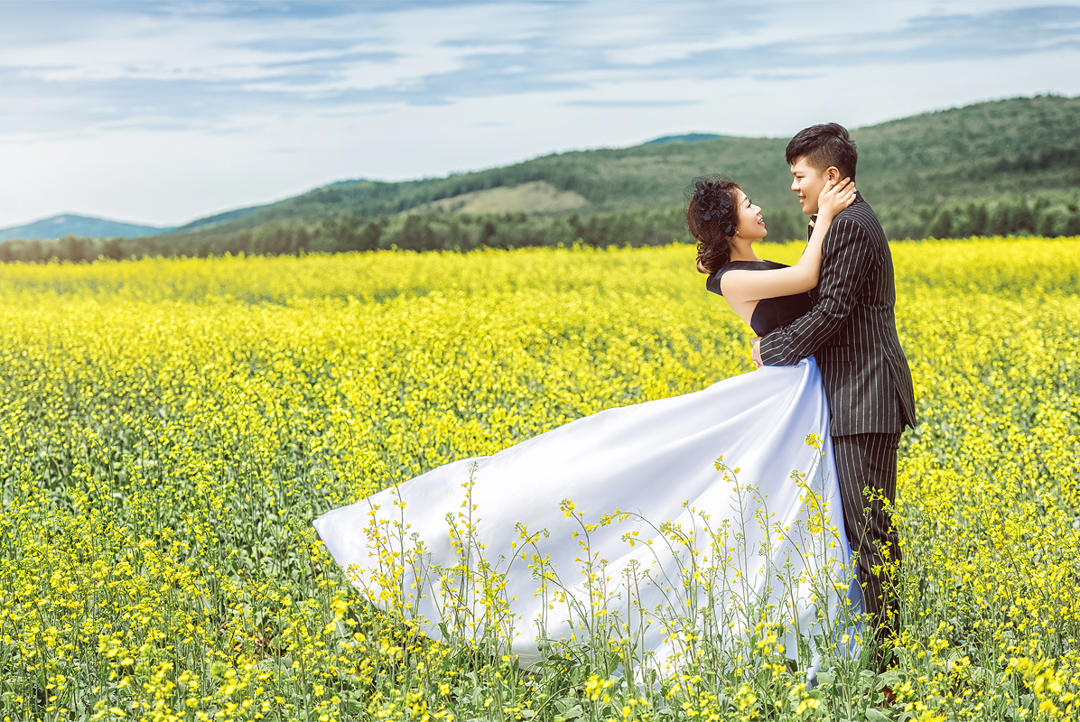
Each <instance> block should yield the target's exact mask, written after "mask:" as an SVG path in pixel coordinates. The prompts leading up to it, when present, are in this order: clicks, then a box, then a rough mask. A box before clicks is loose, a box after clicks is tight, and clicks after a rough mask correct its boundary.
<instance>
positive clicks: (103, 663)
mask: <svg viewBox="0 0 1080 722" xmlns="http://www.w3.org/2000/svg"><path fill="white" fill-rule="evenodd" d="M799 250H800V246H799V245H796V244H791V245H784V246H780V245H765V246H762V247H761V248H760V249H759V254H760V255H762V256H764V257H766V258H770V259H773V260H780V261H785V262H792V261H794V259H795V258H797V257H798V253H799ZM892 250H893V259H894V264H895V269H896V288H897V308H896V311H897V325H898V330H899V333H900V339H901V342H902V344H903V347H904V350H905V352H906V354H907V357H908V360H909V363H910V366H911V369H912V374H913V376H914V380H915V392H916V399H917V402H918V413H919V417H920V420H921V422H922V424H921V425H920V426H919V427H918V428H917V429H916V430H914V431H908V432H906V433H905V435H904V437H903V439H902V441H901V446H900V453H899V480H898V494H897V508H896V515H897V517H896V518H897V523H898V525H899V528H900V539H901V545H902V548H903V552H904V557H903V561H902V565H901V569H900V572H899V579H900V585H901V598H902V610H901V613H902V630H903V631H902V638H901V639H900V640H899V643H898V655H899V663H898V666H897V667H896V668H895V669H894V670H891V671H890V672H888V673H887V674H886V675H884V676H875V675H874V674H873V673H872V672H870V671H869V670H870V664H869V662H864V661H861V660H855V661H849V662H843V661H841V660H834V664H833V665H832V666H831V667H830V669H829V671H828V672H826V673H823V674H821V675H819V676H818V680H817V685H816V686H814V687H812V688H809V689H808V688H807V687H806V685H805V683H804V676H805V675H804V670H802V669H800V668H799V666H798V665H796V664H793V663H788V662H786V661H785V657H784V655H783V654H781V653H779V652H778V651H777V648H776V645H775V639H772V640H770V638H769V636H768V631H767V630H763V631H762V633H761V634H760V635H759V637H760V639H758V642H757V647H756V649H757V655H756V656H755V655H750V656H747V657H745V658H743V659H742V660H741V662H740V663H739V664H738V665H737V666H732V665H727V666H724V667H722V668H718V667H716V666H715V665H713V666H710V663H709V662H708V659H707V657H703V658H701V659H699V660H698V661H697V662H696V663H693V664H690V665H688V666H687V667H686V668H685V669H683V670H682V671H680V672H679V673H677V674H673V675H671V676H669V677H667V678H664V679H659V680H657V686H656V687H652V688H649V687H646V688H641V687H639V686H637V685H635V684H634V683H633V681H632V680H628V679H626V678H625V677H623V676H620V675H619V674H618V672H617V668H618V663H619V657H618V655H617V654H616V653H614V652H611V651H610V650H606V649H589V648H587V647H582V648H581V649H567V650H565V654H564V655H562V656H561V657H559V658H556V657H553V658H552V660H551V663H550V664H549V665H546V666H541V667H540V668H539V669H535V670H529V671H523V670H521V669H519V667H518V665H517V664H516V661H515V660H514V659H513V658H511V657H509V656H507V655H501V654H499V653H498V652H497V646H494V647H485V646H484V645H482V644H481V645H477V644H468V643H466V642H465V641H464V640H462V639H460V638H456V639H455V640H454V641H453V642H452V643H449V644H444V643H436V642H433V641H430V640H428V639H427V638H425V637H418V636H416V635H415V634H412V633H411V632H410V629H409V626H408V625H407V624H405V623H403V622H402V620H401V619H397V618H395V617H394V616H393V615H390V614H386V613H383V612H380V611H379V610H378V609H376V608H375V607H373V606H372V605H370V604H369V603H367V602H366V601H365V599H364V597H363V596H362V595H361V594H360V593H359V591H358V590H357V589H355V588H354V587H353V586H352V585H351V584H349V582H348V581H347V580H346V578H345V575H344V573H343V571H342V570H341V569H340V568H339V567H338V566H337V565H336V564H335V563H334V561H333V559H332V558H331V557H330V555H329V554H328V552H327V551H326V549H325V547H324V546H323V544H322V543H321V541H320V540H319V538H318V537H317V535H316V533H315V530H314V528H313V527H312V521H313V520H314V519H315V518H316V517H317V516H319V515H320V514H322V513H324V512H325V511H328V510H329V509H331V508H334V507H337V506H341V505H344V504H348V503H351V502H354V501H357V500H359V499H361V498H363V497H365V496H367V495H368V494H371V493H373V492H375V491H377V490H379V489H382V488H384V487H387V486H389V485H393V484H396V483H398V482H401V481H404V480H406V479H409V478H411V477H413V476H416V475H418V474H420V473H423V472H424V471H427V470H429V469H432V468H434V467H436V466H439V465H441V464H444V463H446V462H449V461H453V460H455V459H460V458H463V457H470V456H476V455H483V454H492V453H495V452H496V451H498V450H499V449H501V448H504V447H506V446H508V445H511V444H513V443H516V442H518V441H521V440H523V439H525V438H528V437H531V436H534V435H536V434H538V433H541V432H543V431H545V430H547V429H550V428H552V427H554V426H557V425H560V424H563V423H566V422H568V421H571V420H573V419H576V418H579V417H581V416H584V415H587V414H591V413H594V412H597V411H600V410H602V409H605V408H608V407H612V406H618V405H625V404H632V403H637V402H641V401H646V400H650V399H656V398H661V397H666V396H671V395H676V394H683V393H688V392H691V391H696V390H699V389H701V388H703V387H705V386H708V385H709V384H711V383H713V382H715V381H716V380H718V379H720V378H724V377H726V376H730V375H734V374H740V373H746V372H749V371H752V370H753V366H752V364H751V362H750V358H749V344H750V339H751V337H752V335H753V334H752V332H751V331H750V329H749V328H746V327H745V326H744V325H743V324H742V322H741V321H739V319H738V318H737V317H736V316H735V314H734V313H733V312H732V311H731V310H730V309H729V308H728V307H727V305H726V303H725V302H724V301H723V299H722V298H721V297H719V296H717V295H715V294H712V293H709V292H708V291H706V290H705V283H704V281H705V277H704V276H703V275H702V274H699V273H697V272H696V271H695V270H694V249H693V247H692V246H690V245H676V244H673V245H669V246H664V247H654V248H637V249H615V248H611V249H606V250H605V249H592V248H584V247H582V248H565V249H551V248H528V249H519V250H515V251H498V250H490V249H488V250H481V251H475V252H470V253H466V254H456V253H440V252H430V253H422V254H420V253H414V252H391V251H381V252H375V253H364V254H346V255H336V256H306V257H302V258H293V257H279V258H219V259H212V260H183V259H181V260H175V259H174V260H143V261H134V262H130V261H129V262H98V263H94V264H89V265H58V264H55V263H54V264H50V265H21V264H13V265H3V266H0V327H2V329H3V330H2V336H0V339H2V340H0V454H2V461H3V466H2V470H0V474H2V477H0V500H2V514H0V550H2V554H0V710H2V712H0V716H3V717H4V718H5V719H10V720H29V719H45V720H60V719H72V718H74V719H101V720H110V719H151V720H157V719H185V720H210V719H214V720H227V719H270V720H279V719H313V720H314V719H318V720H335V719H390V720H402V719H409V720H413V719H415V720H436V719H442V720H461V721H464V720H474V719H478V720H488V719H494V720H501V719H505V720H516V719H526V720H527V719H536V720H558V719H562V720H590V721H594V720H610V719H614V720H624V719H636V720H685V719H701V720H728V719H731V720H736V719H738V720H753V719H820V720H834V719H851V720H856V719H857V720H862V719H868V718H869V719H873V720H882V719H891V720H909V719H916V720H967V719H978V720H1021V719H1023V720H1042V719H1045V720H1051V719H1075V718H1076V717H1077V716H1078V714H1080V700H1077V699H1076V698H1075V695H1077V694H1080V444H1078V439H1080V330H1078V329H1080V238H1071V239H1052V240H1051V239H1038V238H1009V239H1001V238H988V239H971V240H957V241H926V242H897V243H894V244H893V246H892ZM802 442H803V440H802V439H794V440H793V443H802ZM720 453H722V450H718V455H719V454H720ZM717 476H718V483H720V482H722V476H723V475H722V473H721V472H720V471H718V472H717ZM552 502H553V503H554V504H557V503H558V502H559V500H552ZM657 521H659V520H657ZM493 649H494V650H496V651H495V652H494V653H492V651H491V650H493ZM886 683H887V684H889V685H890V686H891V688H892V689H893V690H894V691H895V693H896V700H895V702H893V703H892V704H891V705H889V704H887V703H885V702H884V701H883V696H882V693H881V691H880V689H881V687H882V686H883V685H884V684H886ZM868 710H869V711H868Z"/></svg>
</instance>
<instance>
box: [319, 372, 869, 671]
mask: <svg viewBox="0 0 1080 722" xmlns="http://www.w3.org/2000/svg"><path fill="white" fill-rule="evenodd" d="M828 429H829V415H828V406H827V404H826V398H825V393H824V390H823V387H822V383H821V377H820V374H819V371H818V368H817V364H816V363H815V361H814V359H813V358H812V357H811V358H807V359H803V360H802V361H800V362H799V363H798V364H797V365H795V366H786V367H767V366H763V367H761V368H759V369H757V370H755V371H752V372H750V373H746V374H742V375H739V376H734V377H730V378H726V379H722V380H720V381H717V382H716V383H714V384H712V385H710V386H708V387H707V388H705V389H702V390H700V391H696V392H692V393H688V394H684V395H681V396H674V397H670V398H663V399H656V400H652V401H646V402H643V403H638V404H632V405H628V406H620V407H615V408H610V409H605V410H603V411H600V412H598V413H595V414H592V415H591V416H587V417H584V418H580V419H576V420H574V421H572V422H570V423H567V424H565V425H563V426H560V427H557V428H553V429H551V430H549V431H546V432H544V433H542V434H539V435H537V436H535V437H532V438H530V439H527V440H525V441H522V442H520V443H518V444H516V445H514V446H510V447H508V448H505V449H503V450H501V451H499V452H498V453H496V454H493V455H490V456H479V457H474V458H466V459H460V460H458V461H455V462H452V463H449V464H446V465H444V466H441V467H438V468H436V469H432V470H431V471H428V472H427V473H424V474H421V475H420V476H417V477H415V478H413V479H410V480H408V481H406V482H404V483H401V484H399V485H397V486H394V487H389V488H387V489H384V490H382V491H380V492H378V493H376V494H374V495H372V496H370V497H367V498H366V499H362V500H360V501H358V502H356V503H354V504H351V505H349V506H345V507H341V508H338V509H334V510H332V511H330V512H327V513H326V514H324V515H322V516H320V517H319V518H318V519H316V520H315V522H314V524H315V528H316V529H317V531H318V533H319V535H320V536H321V538H322V540H323V541H324V542H325V544H326V546H327V548H328V549H329V550H330V553H331V554H332V555H333V557H334V559H335V560H336V561H337V562H338V563H339V564H340V565H341V566H342V567H343V568H345V570H346V575H347V577H348V578H349V579H350V580H351V581H352V582H353V583H354V584H355V585H356V586H357V587H358V588H360V589H361V590H362V591H364V593H365V595H366V596H367V598H368V599H369V600H370V601H371V602H373V603H374V604H376V605H378V606H380V607H382V608H384V609H389V608H391V607H396V608H399V609H406V610H407V612H406V614H407V616H411V617H413V618H415V619H416V620H417V621H418V622H420V623H421V628H422V629H423V630H424V632H425V633H426V634H427V635H428V636H430V637H431V638H432V639H435V640H443V639H444V638H445V637H446V635H447V632H448V630H449V629H450V627H452V626H455V624H454V620H455V619H456V620H457V622H456V625H457V626H458V628H459V629H465V630H467V635H468V636H469V637H470V638H472V635H479V634H481V633H482V632H483V631H484V628H485V627H490V628H494V627H496V626H499V627H500V628H503V629H505V630H508V631H510V632H511V634H512V636H513V643H512V645H511V647H510V651H511V653H513V654H517V655H519V663H520V664H521V666H523V667H525V668H528V667H530V666H533V665H536V664H537V663H539V662H541V661H542V659H543V657H544V654H543V650H542V648H541V645H540V644H539V643H538V640H537V632H538V631H539V630H544V634H543V636H544V637H546V638H547V639H549V640H552V639H564V640H565V639H567V638H569V637H570V635H571V634H573V635H574V639H576V640H584V639H585V638H587V637H588V636H589V631H588V629H593V630H595V629H597V628H598V626H597V624H596V620H597V619H602V620H604V619H606V620H609V621H610V622H611V624H612V626H613V627H616V628H618V629H619V631H618V632H616V633H615V634H613V635H612V636H615V637H618V636H620V635H622V636H627V637H629V638H632V639H635V640H636V644H637V648H636V649H637V651H636V652H635V654H636V655H641V656H642V657H645V656H647V657H648V660H647V662H648V663H649V664H652V665H654V667H658V668H659V669H660V670H661V671H665V670H668V669H669V667H670V665H671V663H672V662H675V661H677V660H680V659H682V660H685V659H689V658H692V655H693V648H692V645H689V644H688V643H687V641H686V637H685V636H684V635H680V634H673V633H672V632H675V631H682V630H679V629H678V627H679V626H682V627H683V628H684V629H685V628H687V627H690V628H689V629H688V630H687V631H690V632H695V630H696V634H699V635H700V634H701V633H702V631H703V630H711V631H712V632H713V633H715V634H719V635H721V636H722V637H726V638H727V639H728V640H729V642H730V643H735V642H736V641H737V640H738V639H746V638H747V635H750V634H753V633H754V632H755V629H754V627H755V625H756V624H757V623H758V622H760V621H762V620H765V619H771V620H774V621H776V620H779V621H781V622H782V623H784V624H785V625H786V629H783V630H782V633H781V637H780V639H781V641H782V643H784V645H785V649H786V654H787V656H789V657H791V658H795V656H796V655H795V652H796V649H797V646H796V645H797V643H798V637H802V639H804V640H806V641H807V642H809V646H808V647H804V649H806V648H810V649H811V650H812V653H813V655H814V657H813V660H812V662H811V663H810V664H809V665H808V670H809V671H808V677H810V678H812V676H813V674H814V673H815V672H816V669H817V667H818V664H819V660H820V652H821V649H820V644H815V639H817V640H819V641H820V640H821V639H823V638H824V639H827V640H829V643H830V644H836V645H838V646H837V648H838V649H839V650H840V651H841V654H851V653H854V651H855V650H857V648H858V645H857V643H855V642H854V641H853V640H854V639H856V638H857V637H856V636H855V635H854V634H850V632H854V631H856V629H855V628H854V627H852V626H850V623H849V622H848V621H846V620H850V619H851V617H848V616H847V615H846V614H844V613H842V612H844V610H845V607H846V608H847V610H848V611H854V612H858V611H860V608H861V604H862V597H861V593H860V591H859V587H858V585H857V584H854V583H853V576H852V573H851V571H850V563H849V557H850V550H849V547H848V543H847V540H846V536H845V533H844V521H843V516H842V512H841V504H840V497H839V491H838V487H837V483H836V474H835V471H834V466H833V460H832V449H831V444H830V441H829V434H828ZM810 434H816V435H817V437H818V438H819V439H820V440H821V444H820V448H819V449H817V450H815V449H814V448H812V446H811V445H809V444H807V443H806V442H805V439H806V438H807V436H808V435H810ZM717 457H722V460H723V463H722V465H721V468H720V469H719V470H718V468H717V464H716V463H715V460H716V459H717ZM473 465H475V469H474V470H472V474H471V477H472V483H471V499H469V500H468V503H465V502H466V494H467V493H468V492H469V491H470V484H469V480H470V466H473ZM725 468H726V469H727V471H725ZM736 468H737V469H738V472H737V473H733V470H734V469H736ZM792 472H798V474H801V475H802V477H801V478H802V481H801V482H800V481H799V479H797V478H794V477H793V473H792ZM808 491H812V492H814V494H813V495H812V496H811V495H810V494H808V493H807V492H808ZM564 499H569V500H572V502H573V507H571V506H570V505H567V504H561V503H560V502H562V500H564ZM399 502H403V506H400V505H399ZM470 507H471V508H470ZM616 510H618V511H619V512H623V514H618V515H616V516H614V517H613V518H611V519H609V521H608V523H606V524H604V523H599V522H600V521H602V520H601V515H602V514H605V513H611V514H615V513H616ZM626 512H629V513H630V514H629V515H626V514H625V513H626ZM700 512H705V513H706V514H707V518H704V517H703V515H702V514H701V513H700ZM470 513H471V528H472V529H473V536H472V537H471V541H470V536H469V533H468V528H467V525H466V520H467V519H468V518H469V515H470ZM638 514H640V515H641V516H637V515H638ZM447 515H450V517H451V519H452V521H448V520H447ZM646 520H647V521H646ZM665 520H670V521H672V522H674V523H675V524H676V525H677V526H678V528H680V529H681V530H682V532H681V534H677V533H674V532H673V531H672V529H674V528H675V527H671V528H667V532H666V533H665V531H664V530H663V528H664V525H663V524H662V522H664V521H665ZM519 522H520V523H521V525H524V529H523V528H522V526H519V524H518V523H519ZM650 522H651V523H650ZM706 522H707V526H708V527H710V528H711V532H710V531H709V529H708V528H706ZM585 525H588V526H585ZM454 529H456V531H453V530H454ZM541 529H544V530H546V531H547V532H548V533H547V535H546V536H545V535H543V534H542V533H541V534H537V532H539V531H540V530H541ZM586 529H588V549H589V551H590V553H589V554H586V553H585V550H584V548H583V542H584V541H585V539H586V534H585V531H586ZM376 531H377V532H378V533H373V532H376ZM575 532H576V534H575ZM624 535H625V537H624ZM523 537H524V538H523ZM680 537H681V539H682V541H679V538H680ZM530 539H531V540H532V541H531V543H528V541H529V540H530ZM627 539H632V540H633V544H631V543H630V541H628V540H627ZM417 541H420V542H422V545H420V546H417V544H416V542H417ZM455 541H456V543H455ZM692 547H693V548H696V549H697V550H698V552H697V554H694V552H692V551H691V548H692ZM459 550H461V551H460V552H459ZM380 552H381V553H380ZM523 555H524V558H523ZM692 557H693V558H692ZM480 558H483V559H485V560H486V563H481V562H480ZM538 559H539V560H546V562H545V563H544V564H543V565H540V566H538V565H537V564H536V561H537V560H538ZM589 559H591V560H593V568H592V570H591V571H593V572H595V573H596V576H595V577H593V583H592V587H593V588H592V590H590V588H589V585H588V584H587V583H586V580H587V579H588V576H587V574H585V573H583V563H584V562H585V561H586V560H589ZM605 560H606V563H603V562H604V561H605ZM691 562H693V563H692V564H691ZM456 565H458V567H459V568H458V569H457V571H454V567H455V566H456ZM541 568H542V569H543V573H541ZM465 569H469V573H468V574H465V575H464V576H463V574H464V570H465ZM492 571H497V572H501V573H502V575H501V577H499V576H496V577H494V579H495V580H496V581H500V580H501V581H502V583H503V585H502V586H501V588H498V587H499V585H498V584H491V583H490V581H489V583H488V585H487V586H488V588H489V591H488V598H487V599H485V598H484V589H483V586H484V585H483V579H482V578H483V577H485V576H486V577H488V578H489V579H491V578H492V573H491V572H492ZM623 572H628V574H626V575H624V573H623ZM635 574H636V579H637V581H636V583H633V584H631V585H630V587H631V588H629V589H628V586H627V580H628V579H634V578H635ZM545 575H546V576H547V577H548V579H549V581H547V582H546V587H545V588H546V593H539V594H538V593H537V591H538V589H539V588H540V587H541V583H540V580H541V578H542V577H544V576H545ZM552 575H554V576H557V578H558V580H559V583H558V584H556V583H554V581H552V580H551V576H552ZM463 580H465V581H466V582H471V583H472V585H473V589H472V590H471V591H469V590H468V589H465V587H463V586H462V581H463ZM687 581H689V582H693V583H691V585H690V587H689V588H687V587H686V586H685V584H684V582H687ZM466 586H467V585H466ZM706 586H708V589H706ZM492 588H496V591H495V592H494V595H495V596H496V597H500V598H501V599H503V600H504V602H505V604H504V605H500V604H498V603H497V602H496V601H495V600H493V599H492V598H491V597H492V592H491V589H492ZM560 592H561V594H560ZM847 600H850V601H851V604H852V605H853V607H852V606H849V605H845V603H844V602H845V601H847ZM575 602H576V604H575ZM762 602H768V603H769V604H771V605H772V609H771V610H768V611H763V610H764V608H763V607H762V606H761V603H762ZM549 605H550V606H549ZM500 607H501V609H502V612H503V615H502V618H501V622H500V621H499V618H498V615H497V612H498V610H499V609H500ZM455 609H456V610H458V611H457V615H458V616H457V617H455V616H454V615H455V612H454V610H455ZM462 610H464V612H463V611H462ZM599 610H606V612H605V613H604V614H599ZM485 612H487V614H486V615H485ZM819 612H820V614H819ZM462 614H464V616H462ZM680 615H682V616H683V617H684V618H686V619H684V621H683V622H682V624H681V625H680V624H678V623H676V624H675V625H672V624H671V622H672V620H675V619H676V618H677V617H679V616H680ZM687 619H688V620H689V621H686V620H687ZM440 623H441V626H440ZM623 624H625V625H626V626H625V627H623V626H622V625H623ZM584 627H588V629H584ZM757 631H758V633H759V635H760V629H758V630H757ZM844 632H849V636H846V637H844V636H842V633H844ZM822 634H824V635H825V637H821V636H820V635H822ZM640 661H641V660H639V662H640ZM635 666H637V667H640V664H639V663H638V662H635Z"/></svg>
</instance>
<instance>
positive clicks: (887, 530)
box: [832, 433, 900, 663]
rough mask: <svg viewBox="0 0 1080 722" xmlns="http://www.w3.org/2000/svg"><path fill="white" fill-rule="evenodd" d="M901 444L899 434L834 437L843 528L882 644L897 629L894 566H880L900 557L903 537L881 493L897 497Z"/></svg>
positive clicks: (889, 499)
mask: <svg viewBox="0 0 1080 722" xmlns="http://www.w3.org/2000/svg"><path fill="white" fill-rule="evenodd" d="M899 443H900V433H895V434H852V435H850V436H834V437H832V444H833V456H834V458H835V460H836V475H837V482H838V483H839V486H840V499H841V503H842V505H843V508H844V526H845V527H846V530H847V538H848V543H849V544H850V545H851V551H852V554H853V555H855V556H856V557H857V559H858V577H859V583H860V584H862V587H863V601H864V604H865V608H866V611H867V612H869V613H870V614H871V616H872V619H873V622H874V623H875V625H876V628H877V629H876V634H875V637H876V639H877V641H878V642H880V641H881V640H882V639H883V638H884V637H885V636H887V635H888V634H890V633H892V632H895V631H898V630H899V618H898V616H899V615H898V611H899V610H898V609H897V594H896V587H895V584H894V580H893V575H892V568H891V565H888V566H884V567H882V566H881V565H882V564H883V563H884V562H885V561H886V558H888V560H890V561H895V562H897V563H898V562H899V561H900V543H899V537H898V535H897V533H896V530H895V529H893V525H892V517H891V516H890V514H889V511H888V510H887V509H886V506H885V504H884V503H883V502H882V500H881V497H884V499H887V500H888V503H889V506H891V505H892V504H893V503H894V502H895V501H896V448H897V446H898V445H899ZM864 488H868V491H869V494H867V493H864V491H863V490H864ZM875 567H876V568H878V569H877V573H875V571H874V570H875ZM879 646H880V645H879ZM879 663H880V658H879Z"/></svg>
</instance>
